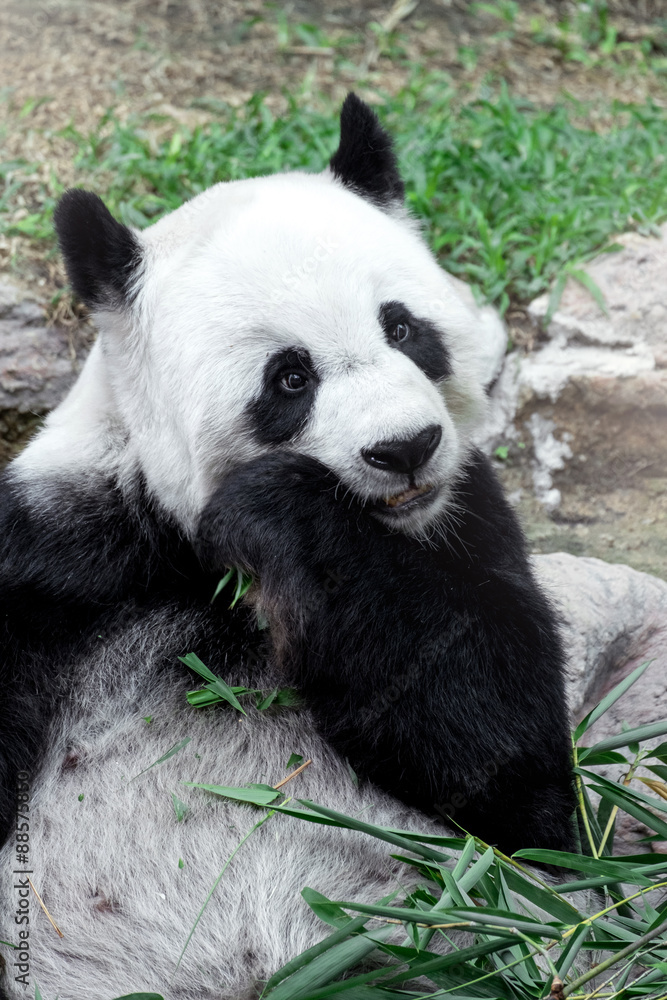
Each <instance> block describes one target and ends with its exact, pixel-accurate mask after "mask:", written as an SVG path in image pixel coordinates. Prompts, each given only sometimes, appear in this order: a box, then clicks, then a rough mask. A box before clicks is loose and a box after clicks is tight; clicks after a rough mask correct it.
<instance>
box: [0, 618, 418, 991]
mask: <svg viewBox="0 0 667 1000" xmlns="http://www.w3.org/2000/svg"><path fill="white" fill-rule="evenodd" d="M198 625H199V623H198V621H197V619H196V617H195V618H194V620H193V618H192V617H185V616H183V615H180V616H174V615H173V614H172V613H170V612H169V610H166V611H165V612H164V613H161V614H159V615H158V614H156V615H153V616H152V617H151V618H149V619H147V620H145V621H144V622H142V625H141V627H140V628H137V627H132V628H127V629H125V630H123V631H121V633H120V634H119V635H118V636H115V637H113V638H111V639H109V638H108V637H106V636H104V637H102V638H101V640H100V648H99V651H98V653H97V655H95V656H93V657H91V658H90V660H88V661H87V662H84V663H81V664H80V669H79V682H78V684H77V698H76V700H75V702H73V703H71V704H69V706H68V708H67V710H66V711H65V713H64V714H63V715H62V716H61V717H60V718H58V719H57V720H56V721H55V723H54V724H53V725H52V727H51V730H50V736H49V749H48V751H47V754H46V762H45V764H44V766H43V767H42V768H41V771H40V773H39V774H37V775H35V776H34V780H33V782H32V787H33V798H32V801H31V803H30V813H31V826H30V862H31V863H30V868H31V870H32V871H33V872H34V874H33V875H32V878H33V881H34V883H35V888H36V889H37V890H38V892H39V893H40V895H41V896H42V898H43V900H44V903H45V905H46V906H47V908H48V910H49V912H50V913H51V915H52V916H53V918H54V920H55V921H56V922H57V924H58V926H59V927H60V929H61V931H62V932H63V934H64V937H63V938H62V939H60V938H58V936H57V934H56V932H55V931H54V929H53V927H52V926H51V925H50V924H49V922H48V920H47V918H46V916H45V915H44V914H43V913H42V912H41V910H40V908H39V904H38V902H37V899H36V898H35V897H34V896H32V894H31V898H30V918H31V919H30V951H31V955H32V960H31V970H30V979H31V982H37V983H38V984H39V986H40V988H41V992H42V995H43V997H44V1000H55V998H56V996H57V997H58V998H59V1000H111V998H112V997H117V996H120V995H121V994H125V993H133V992H138V991H141V990H146V991H158V992H161V993H162V994H163V995H164V997H165V998H166V1000H248V998H250V997H256V996H258V995H259V993H260V992H261V985H260V987H259V989H255V984H256V982H257V981H258V980H262V979H264V980H266V979H268V977H269V976H270V975H272V973H273V972H275V971H276V970H277V969H278V968H279V967H280V966H282V965H283V964H284V963H285V962H286V961H288V960H289V959H290V958H291V957H293V956H294V955H296V954H299V953H300V952H301V951H303V950H304V949H305V948H307V947H309V946H310V945H312V944H314V943H315V942H316V941H318V940H320V939H321V938H322V937H323V936H324V934H325V933H326V932H327V928H326V926H325V925H324V924H323V923H322V922H321V921H320V920H319V919H318V918H317V917H316V916H315V915H314V914H313V912H312V911H311V910H310V909H309V907H308V906H307V905H306V904H305V902H304V901H303V900H302V898H301V895H300V893H301V890H302V889H303V888H304V886H311V887H313V888H315V889H317V890H319V891H320V892H323V893H324V894H325V895H328V896H329V898H331V899H341V900H342V899H357V900H365V901H367V902H377V900H378V899H380V898H381V897H382V896H383V895H385V894H387V893H391V892H394V891H395V890H397V889H400V888H401V886H402V885H413V884H414V877H413V875H412V874H411V873H410V872H409V871H407V872H406V869H405V868H404V867H403V866H401V865H399V864H398V863H396V862H393V861H392V860H391V858H390V856H389V855H390V852H391V848H390V847H389V845H387V844H383V843H381V842H379V841H376V840H373V839H371V838H369V837H366V836H364V835H362V834H356V833H351V832H343V831H341V830H337V829H331V828H328V827H325V826H319V825H314V824H310V823H306V822H301V821H299V820H296V819H290V818H288V817H285V816H274V817H272V818H271V819H269V820H268V821H267V823H266V824H265V826H263V827H262V828H260V829H259V830H258V831H256V832H255V833H253V834H252V836H251V838H250V839H249V840H248V841H247V843H246V844H245V845H244V846H243V847H242V848H241V849H240V850H239V853H238V855H237V856H236V857H235V858H234V859H233V861H232V862H231V864H230V865H229V867H228V869H227V870H226V872H225V874H224V876H223V878H222V880H221V882H220V884H219V886H218V888H217V889H216V891H215V893H214V895H213V897H212V899H211V902H210V903H209V905H208V907H207V909H206V911H205V913H204V916H203V917H202V920H201V922H200V924H199V926H198V928H197V930H196V931H195V933H194V935H193V938H192V941H191V943H190V945H189V947H188V949H187V951H186V952H185V957H184V959H183V962H182V963H181V966H180V969H179V970H178V971H177V970H176V963H177V959H178V956H179V954H180V952H181V949H182V948H183V946H184V945H185V942H186V939H187V937H188V934H189V932H190V930H191V928H192V926H193V924H194V922H195V920H196V917H197V914H198V912H199V910H200V908H201V907H202V905H203V903H204V901H205V899H206V896H207V894H208V892H209V891H210V889H211V887H212V886H213V883H214V881H215V879H216V878H217V876H218V875H219V874H220V871H221V869H222V868H223V866H224V865H225V863H226V862H227V860H228V859H229V857H230V855H231V854H232V852H233V851H234V849H235V848H236V847H237V845H238V844H239V841H240V840H241V839H242V837H243V836H244V835H245V834H246V833H247V832H248V831H249V830H250V829H251V827H252V826H253V825H254V824H255V823H256V822H257V820H258V819H260V818H261V816H262V815H263V813H262V811H260V810H257V809H254V808H253V807H250V806H243V805H236V804H234V803H231V802H227V801H225V800H223V799H220V798H216V797H215V796H212V795H210V794H209V793H207V792H204V791H200V790H197V789H192V788H188V787H186V786H184V785H183V784H182V782H185V781H192V782H200V783H205V784H211V783H214V784H221V785H242V784H245V783H248V782H266V783H269V784H275V783H276V782H277V781H279V780H281V779H282V778H283V777H284V776H285V773H286V771H285V768H286V764H287V761H288V759H289V757H290V755H291V754H292V753H294V752H297V753H300V754H301V755H303V756H304V758H312V761H313V763H312V765H310V767H309V768H308V769H307V770H306V771H305V772H304V773H303V774H302V775H301V776H299V777H297V778H295V779H294V780H293V782H292V783H291V784H290V785H288V786H286V790H289V792H290V794H292V795H293V796H294V797H295V798H309V799H311V800H312V801H315V802H317V803H320V804H323V805H327V806H330V807H332V808H334V809H338V810H340V811H342V812H345V813H347V814H349V815H352V814H357V813H359V812H360V811H362V810H363V818H366V819H368V820H369V822H373V823H379V824H381V825H386V826H391V827H396V828H403V829H405V828H411V829H419V830H422V831H426V830H429V829H433V826H434V824H433V822H432V821H430V820H428V819H426V818H424V817H422V816H420V815H418V814H416V813H414V812H413V811H410V810H408V809H407V808H405V807H404V806H402V805H400V804H399V803H397V802H396V801H394V800H392V799H391V798H390V797H389V796H387V795H385V794H383V793H382V792H379V791H378V790H377V789H375V788H373V787H372V786H368V785H366V786H365V787H363V788H361V789H360V788H356V787H355V786H354V784H353V782H352V780H351V778H350V775H349V773H348V771H347V768H346V767H345V765H344V764H343V762H342V761H341V760H340V759H339V758H337V757H336V755H335V754H334V753H333V752H332V751H331V750H330V749H329V747H328V746H327V745H326V744H325V743H324V741H323V740H322V739H321V738H320V737H319V736H318V735H317V733H316V731H315V729H314V727H313V724H312V721H311V718H310V714H309V713H308V712H307V711H305V710H298V711H297V710H293V709H282V710H277V711H276V710H274V712H273V713H269V714H265V713H260V712H257V711H255V710H253V709H252V708H248V718H243V717H242V716H240V715H239V714H238V713H236V712H234V711H233V710H232V709H228V708H225V709H220V708H218V709H214V710H212V711H207V710H204V711H202V710H193V709H191V708H189V706H188V705H187V703H186V699H185V693H186V690H187V687H188V686H189V685H188V678H187V677H186V676H185V672H184V675H183V676H181V677H178V676H177V677H176V678H174V679H172V680H170V681H165V679H164V677H163V678H162V679H160V677H159V674H158V666H157V665H158V661H159V660H160V659H161V658H162V657H163V656H164V652H165V649H169V648H172V649H173V648H176V649H182V650H185V649H187V648H190V647H194V648H196V642H197V634H198V630H199V629H198ZM211 666H212V667H214V668H215V667H216V666H217V665H216V664H211ZM239 680H240V682H241V683H242V682H243V681H242V678H239ZM275 680H276V678H275V677H267V678H266V679H265V682H264V686H265V687H266V690H267V691H269V690H271V688H272V687H273V685H274V683H275ZM144 716H152V717H153V721H152V722H151V723H150V724H147V723H146V722H145V721H144V718H143V717H144ZM186 736H189V737H191V742H190V743H189V744H188V745H187V746H186V747H185V748H184V749H183V750H181V751H180V752H179V753H178V754H176V755H174V756H173V757H172V758H171V759H170V760H168V761H166V762H165V763H163V764H160V765H158V766H156V767H154V768H152V769H150V770H148V771H147V772H146V773H145V774H143V775H141V776H140V777H136V776H137V775H138V774H139V772H141V771H142V770H143V769H144V768H147V767H148V766H149V765H150V764H152V763H153V762H154V761H156V760H157V759H158V758H159V757H161V756H162V755H163V754H164V753H165V752H166V751H167V750H169V749H170V748H171V747H172V746H174V745H175V744H177V743H178V742H180V741H181V740H182V739H183V738H185V737H186ZM68 747H73V748H74V750H75V751H76V752H77V754H78V755H79V763H78V765H77V766H76V767H74V768H72V769H65V770H63V769H62V765H63V762H64V761H65V758H66V753H67V748H68ZM197 754H198V755H199V757H197V756H196V755H197ZM172 792H175V793H176V794H177V796H178V797H179V798H180V799H181V800H183V801H185V802H186V803H187V804H188V805H189V806H190V807H191V812H190V814H189V815H188V816H187V818H186V819H185V820H184V821H182V822H180V823H179V822H178V820H177V818H176V814H175V812H174V809H173V806H172V800H171V794H172ZM81 794H83V796H84V798H83V800H82V801H79V795H81ZM179 858H182V859H183V862H184V867H183V868H182V869H179V867H178V861H179ZM17 867H19V866H18V865H17V864H16V862H15V860H14V850H13V845H12V844H11V843H10V844H9V845H7V846H6V847H5V848H4V850H3V852H2V854H0V870H1V871H2V873H3V874H2V882H3V885H4V886H6V890H3V892H2V894H1V895H0V938H3V939H5V940H10V941H12V940H15V939H16V932H17V927H16V926H15V924H14V909H15V907H16V903H17V895H16V893H15V892H14V891H11V890H10V887H11V886H12V885H13V884H14V883H15V882H16V879H15V878H13V877H12V874H11V873H12V872H13V871H14V870H16V869H17ZM4 954H5V956H6V957H7V958H8V959H9V955H10V953H9V952H8V951H7V950H6V949H5V950H4ZM10 960H11V959H10ZM3 985H4V986H5V989H7V990H8V992H9V996H10V997H11V998H12V1000H14V998H19V997H20V998H25V996H26V994H25V991H24V988H23V987H22V986H20V985H18V984H16V983H15V982H14V980H13V977H12V976H7V977H6V978H5V979H4V980H3ZM28 995H29V996H31V993H29V994H28Z"/></svg>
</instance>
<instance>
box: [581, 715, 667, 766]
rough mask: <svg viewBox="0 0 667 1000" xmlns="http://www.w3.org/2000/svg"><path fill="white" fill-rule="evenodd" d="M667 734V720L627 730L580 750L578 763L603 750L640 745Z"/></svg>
mask: <svg viewBox="0 0 667 1000" xmlns="http://www.w3.org/2000/svg"><path fill="white" fill-rule="evenodd" d="M665 734H667V719H660V720H659V721H658V722H651V723H649V724H648V725H646V726H638V727H637V728H636V729H628V730H626V732H624V733H618V735H616V736H607V737H606V739H604V740H600V742H599V743H596V744H595V746H592V747H589V748H588V749H587V750H582V751H581V752H580V754H579V761H580V762H581V763H583V762H584V761H585V760H586V757H587V756H588V754H590V753H601V752H602V751H603V750H616V749H618V747H627V746H629V745H630V743H642V742H643V741H644V740H652V739H655V738H656V737H657V736H664V735H665Z"/></svg>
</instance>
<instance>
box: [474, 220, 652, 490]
mask: <svg viewBox="0 0 667 1000" xmlns="http://www.w3.org/2000/svg"><path fill="white" fill-rule="evenodd" d="M618 242H619V243H620V244H621V245H622V247H623V249H622V250H621V251H620V252H618V253H608V254H603V255H602V256H600V257H598V258H597V259H596V260H594V261H593V262H592V263H591V264H589V265H588V266H587V268H586V270H587V272H588V274H589V275H590V277H591V278H592V279H593V280H594V281H595V283H596V284H597V285H598V287H599V288H600V290H601V292H602V294H603V296H604V299H605V302H606V308H607V312H604V311H603V310H602V309H600V307H599V306H598V305H597V303H596V301H595V299H594V298H593V297H592V295H591V294H590V293H589V292H588V291H587V290H586V289H585V288H583V287H582V285H581V284H579V283H578V282H576V281H573V280H572V279H570V280H569V281H568V283H567V285H566V287H565V291H564V293H563V297H562V299H561V303H560V306H559V309H558V310H557V312H556V313H555V315H554V317H553V319H552V321H551V323H550V324H549V327H548V329H547V331H546V335H547V340H546V342H542V343H541V344H540V346H538V348H537V349H536V350H534V351H533V352H532V353H531V354H529V355H528V356H522V355H521V354H519V353H518V352H515V353H514V354H513V355H510V356H509V357H508V358H507V359H506V361H505V364H504V366H503V370H502V373H501V375H500V377H499V379H498V381H497V382H496V384H495V386H494V388H493V390H492V393H491V417H490V420H489V423H488V425H487V427H486V428H485V432H484V435H483V436H482V437H481V439H480V443H481V444H482V446H483V447H485V449H486V450H491V449H492V448H493V447H495V445H496V444H499V443H504V442H506V441H512V440H515V441H516V440H526V441H528V442H529V443H532V445H533V459H534V477H533V480H534V481H533V486H534V489H535V492H536V495H537V496H538V498H539V499H540V500H542V502H543V503H544V504H545V506H546V507H547V509H553V508H554V507H556V506H557V505H558V503H559V500H560V496H559V493H558V490H556V489H555V488H554V487H553V481H552V477H553V473H554V472H557V471H559V470H560V469H562V468H563V464H564V462H566V461H569V460H573V461H574V462H575V463H580V465H578V466H577V470H578V471H577V476H578V479H579V481H582V482H583V481H590V482H591V483H593V484H594V483H595V482H596V480H597V479H598V478H599V474H600V470H601V469H603V468H608V467H609V464H610V463H614V464H615V465H616V466H617V467H621V466H622V465H624V464H628V465H629V466H632V467H634V466H637V467H639V466H642V465H647V466H648V465H650V466H658V467H662V468H665V467H667V296H666V292H665V276H666V275H667V225H666V226H663V227H662V230H661V236H660V238H658V239H656V238H651V237H644V236H639V235H638V234H636V233H628V234H625V235H624V236H622V237H619V240H618ZM547 307H548V296H546V295H543V296H541V297H540V298H539V299H536V300H535V302H533V303H532V305H531V306H530V307H529V314H530V316H531V317H532V319H533V321H534V323H535V324H536V325H539V324H541V323H542V322H543V321H544V318H545V316H546V312H547ZM554 459H555V461H554Z"/></svg>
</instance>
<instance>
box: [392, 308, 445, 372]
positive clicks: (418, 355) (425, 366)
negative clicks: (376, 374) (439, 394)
mask: <svg viewBox="0 0 667 1000" xmlns="http://www.w3.org/2000/svg"><path fill="white" fill-rule="evenodd" d="M378 319H379V321H380V326H381V327H382V329H383V330H384V334H385V337H386V338H387V342H388V343H389V345H390V346H391V347H395V348H396V349H397V350H399V351H401V353H402V354H405V355H406V357H408V358H410V360H411V361H414V363H415V364H416V365H417V367H419V368H421V370H422V371H423V372H424V375H426V377H427V378H430V379H432V380H433V381H434V382H441V381H442V380H443V379H445V378H447V376H448V375H451V373H452V368H451V363H450V360H449V355H448V353H447V348H446V347H445V345H444V343H443V339H442V333H441V332H440V331H439V330H438V328H437V327H436V326H435V325H434V324H433V323H431V321H430V320H428V319H419V317H417V316H413V315H412V313H411V312H410V310H409V309H408V308H407V306H405V305H403V303H402V302H383V303H382V305H381V306H380V310H379V316H378Z"/></svg>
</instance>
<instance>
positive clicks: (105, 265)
mask: <svg viewBox="0 0 667 1000" xmlns="http://www.w3.org/2000/svg"><path fill="white" fill-rule="evenodd" d="M54 223H55V227H56V232H57V234H58V242H59V243H60V249H61V251H62V255H63V257H64V258H65V266H66V267H67V274H68V277H69V280H70V283H71V285H72V288H73V289H74V291H75V292H76V294H77V295H78V296H79V298H80V299H81V300H82V301H83V302H85V303H86V305H87V306H90V307H91V308H92V309H94V308H99V307H102V308H104V307H106V308H108V309H109V308H110V309H114V308H121V307H122V306H123V305H124V304H125V303H127V302H128V301H129V300H130V299H131V297H132V287H133V279H134V278H135V277H136V273H137V269H138V268H139V267H140V265H141V261H142V253H141V246H140V244H139V241H138V239H137V237H136V236H135V234H134V233H133V232H132V230H131V229H128V227H127V226H124V225H123V224H122V223H120V222H118V221H117V220H116V219H114V217H113V215H112V214H111V212H110V211H109V209H108V208H107V207H106V205H105V204H104V202H103V201H102V199H101V198H98V196H97V195H96V194H92V192H90V191H81V190H79V189H78V188H71V189H70V190H69V191H66V192H65V194H64V195H63V196H62V198H61V199H60V201H59V202H58V205H57V206H56V210H55V214H54Z"/></svg>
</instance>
